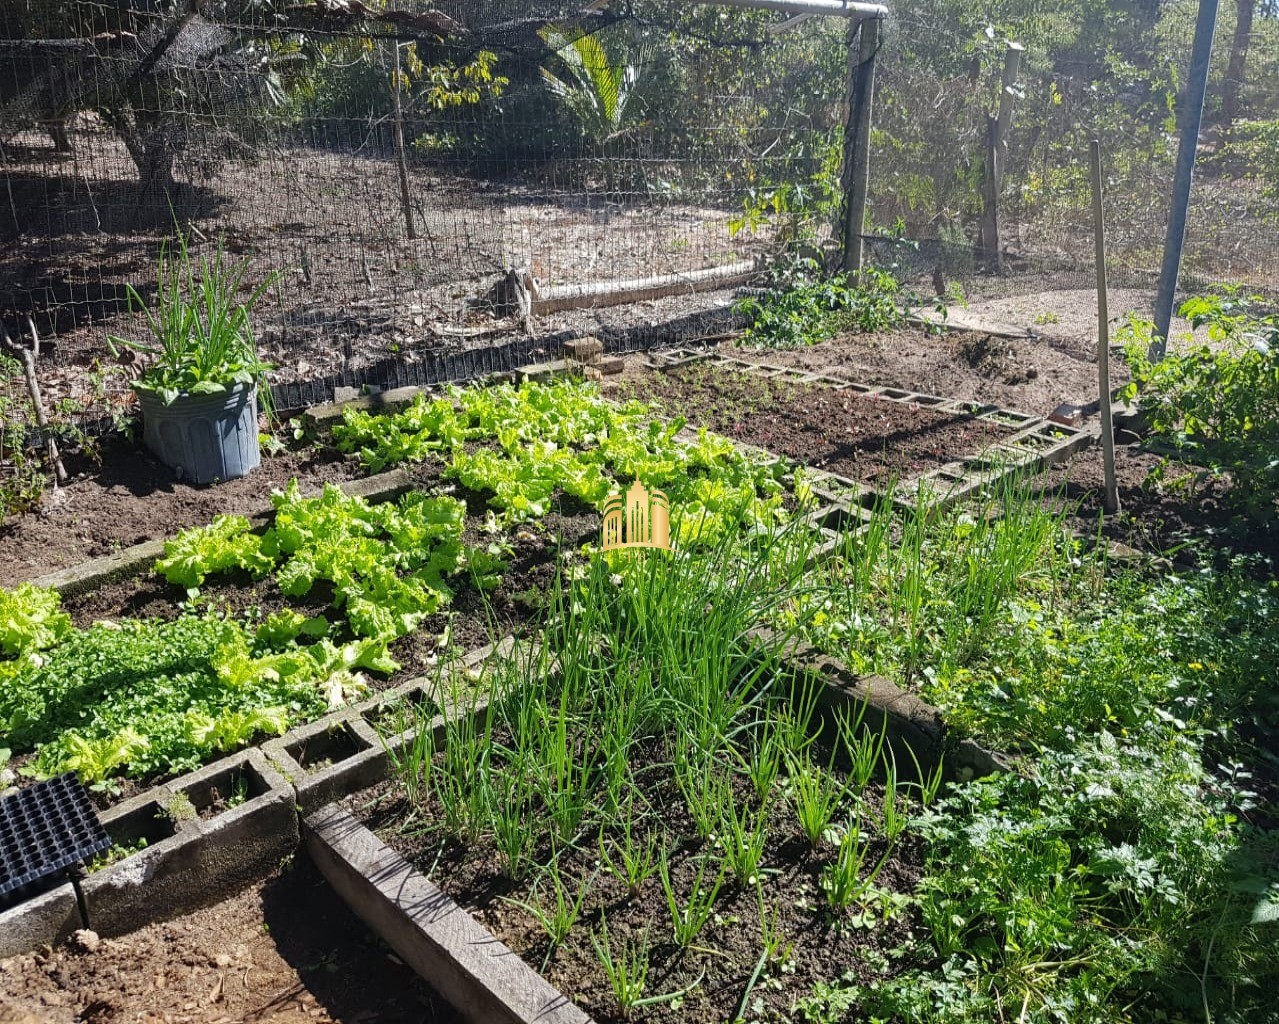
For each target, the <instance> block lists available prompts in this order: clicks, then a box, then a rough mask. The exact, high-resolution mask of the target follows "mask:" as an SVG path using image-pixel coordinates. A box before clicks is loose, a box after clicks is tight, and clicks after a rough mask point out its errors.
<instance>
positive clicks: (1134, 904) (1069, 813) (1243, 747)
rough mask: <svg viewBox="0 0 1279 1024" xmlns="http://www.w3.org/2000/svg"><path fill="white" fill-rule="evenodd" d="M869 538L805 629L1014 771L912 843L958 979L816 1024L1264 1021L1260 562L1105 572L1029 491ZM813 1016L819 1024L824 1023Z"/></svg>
mask: <svg viewBox="0 0 1279 1024" xmlns="http://www.w3.org/2000/svg"><path fill="white" fill-rule="evenodd" d="M894 522H895V520H894V519H893V517H892V516H890V515H889V514H888V513H887V512H886V510H879V511H877V512H876V515H875V516H874V518H873V520H872V524H871V528H870V529H869V530H868V531H866V532H865V533H864V534H863V535H861V536H860V537H859V538H857V539H856V540H850V541H849V543H848V545H847V547H846V549H845V551H844V553H843V555H842V557H840V558H839V559H837V560H836V561H835V562H833V563H831V564H830V565H829V566H828V567H827V571H829V572H830V573H832V574H833V575H832V579H831V580H830V581H829V583H826V584H820V585H817V586H816V587H815V589H814V590H813V592H812V593H811V594H810V595H809V596H808V598H807V600H808V601H809V602H817V601H818V600H819V599H820V603H809V604H807V605H805V604H804V603H803V602H799V603H797V604H796V605H795V607H794V608H793V609H792V612H795V610H796V609H799V608H804V609H805V611H804V612H803V613H800V614H801V615H806V616H807V618H806V625H805V626H804V628H805V631H806V632H807V634H808V635H809V636H810V637H811V638H812V639H814V640H815V641H816V642H817V643H818V644H819V645H820V646H822V647H824V648H826V649H828V650H830V651H831V652H832V653H835V654H838V655H839V656H841V657H842V658H844V659H845V660H847V661H849V662H850V663H852V664H853V665H855V666H857V667H859V668H860V669H862V670H863V671H875V672H879V673H882V674H885V675H887V676H889V677H890V678H892V679H894V680H895V681H897V682H899V683H901V684H903V685H906V686H911V687H914V688H916V689H918V690H919V691H920V692H921V693H922V694H923V695H924V696H925V697H926V698H927V699H928V700H929V701H930V702H932V703H934V704H936V705H937V706H939V707H940V708H941V709H942V710H943V712H944V713H945V715H946V718H947V721H948V722H949V723H950V724H951V726H952V727H954V728H956V729H958V730H959V731H960V732H961V733H967V734H969V735H974V736H976V737H978V738H980V739H983V740H984V741H986V742H988V743H991V744H993V745H994V746H996V747H997V748H998V749H1001V750H1004V751H1008V752H1011V753H1013V754H1014V755H1017V756H1016V757H1015V760H1014V766H1013V770H1011V771H1009V772H1007V773H1002V774H999V775H996V776H992V777H991V778H988V779H982V780H975V781H972V782H969V783H967V784H964V785H958V786H955V787H952V788H951V789H950V790H948V792H947V795H946V797H945V798H944V799H943V800H942V801H941V802H940V803H939V804H938V805H937V806H936V807H935V808H934V809H933V810H932V811H930V813H929V814H927V815H925V816H924V817H923V819H922V820H919V821H917V822H916V823H915V825H914V826H913V827H914V828H915V829H916V831H917V833H918V834H919V835H920V836H922V837H923V839H924V840H925V841H926V843H927V846H928V850H929V853H928V861H927V865H926V871H925V875H924V878H923V880H922V882H921V885H920V886H919V888H918V890H917V896H918V899H919V908H920V911H921V913H922V915H923V917H924V920H925V923H926V924H927V927H928V932H929V933H930V937H929V938H928V939H927V940H926V941H925V943H924V950H923V951H921V950H920V949H918V948H915V947H913V946H911V947H910V948H911V949H912V950H913V953H914V955H917V956H922V955H924V953H925V952H926V953H927V954H928V955H931V956H933V957H935V958H936V960H935V962H936V967H934V968H930V969H927V970H923V971H920V970H911V971H907V972H905V973H901V974H897V973H894V972H888V973H887V974H886V976H885V977H883V978H881V979H878V980H873V981H870V982H867V981H866V980H865V979H852V978H850V979H847V980H846V981H845V982H844V983H842V984H839V985H835V986H833V987H830V988H827V989H825V990H823V991H822V992H820V993H815V994H814V997H813V1000H812V1002H810V1003H808V1004H806V1010H805V1012H809V1016H810V1017H811V1018H812V1019H815V1020H825V1019H830V1020H838V1019H842V1017H841V1015H842V1014H845V1013H853V1012H855V1013H856V1014H859V1015H861V1018H862V1019H870V1020H877V1021H878V1020H884V1021H912V1022H914V1021H919V1022H924V1021H929V1022H931V1021H938V1022H942V1021H944V1022H960V1021H964V1022H968V1021H971V1022H977V1021H988V1020H992V1019H994V1020H998V1019H1007V1020H1024V1021H1033V1022H1055V1021H1071V1022H1075V1021H1097V1022H1115V1024H1117V1022H1119V1021H1146V1020H1149V1021H1156V1020H1169V1019H1178V1018H1177V1014H1181V1015H1183V1016H1184V1019H1210V1020H1237V1021H1245V1020H1260V1019H1266V1018H1265V1016H1264V1014H1265V1012H1267V1011H1265V1010H1264V1007H1265V1006H1266V1005H1267V1004H1266V999H1267V998H1268V997H1267V996H1266V992H1267V991H1269V990H1270V989H1271V988H1272V987H1273V984H1274V982H1275V977H1274V964H1275V961H1274V958H1273V955H1272V953H1273V950H1274V949H1275V948H1276V943H1279V935H1277V934H1276V931H1275V928H1276V926H1275V924H1274V923H1273V917H1274V910H1273V908H1274V906H1275V905H1276V900H1279V858H1277V857H1276V854H1277V852H1279V843H1277V842H1276V838H1275V832H1274V831H1273V828H1272V823H1273V817H1272V814H1273V809H1272V808H1269V807H1267V806H1266V800H1265V798H1263V797H1259V796H1258V794H1257V793H1255V792H1253V786H1252V780H1253V778H1254V777H1255V776H1254V773H1256V772H1260V773H1261V774H1262V775H1267V774H1269V775H1273V772H1274V769H1275V767H1276V764H1277V763H1279V762H1276V760H1275V758H1274V755H1273V752H1272V751H1271V750H1270V749H1269V745H1270V743H1271V742H1272V740H1271V738H1272V737H1273V736H1274V735H1275V732H1276V729H1277V728H1279V697H1277V696H1276V690H1275V687H1274V680H1275V667H1276V665H1279V639H1276V636H1275V631H1274V629H1273V622H1274V619H1275V615H1276V614H1279V583H1276V581H1275V580H1274V578H1273V572H1272V571H1271V570H1270V568H1269V567H1268V566H1266V565H1264V564H1259V563H1257V562H1256V561H1255V560H1251V561H1250V560H1245V559H1236V560H1235V561H1234V562H1233V563H1231V564H1228V565H1225V566H1221V565H1213V566H1211V567H1204V568H1202V569H1199V570H1196V571H1187V572H1184V573H1181V574H1171V573H1168V574H1164V575H1160V576H1156V575H1151V574H1150V573H1149V572H1148V571H1144V570H1141V569H1139V568H1133V567H1126V566H1115V565H1110V564H1108V562H1107V559H1106V555H1105V548H1104V545H1091V544H1086V543H1084V542H1083V541H1082V540H1081V539H1079V538H1077V537H1074V536H1072V535H1071V534H1069V533H1068V532H1067V531H1066V530H1065V529H1064V528H1063V527H1064V520H1063V518H1062V515H1061V514H1060V513H1054V512H1051V511H1048V510H1047V509H1046V508H1045V507H1044V506H1043V505H1042V504H1040V503H1039V502H1038V501H1037V500H1035V499H1033V498H1032V497H1031V496H1030V495H1029V494H1028V493H1027V492H1026V491H1025V490H1023V489H1020V488H1018V487H1017V486H1016V485H1010V486H1009V487H1008V488H1006V489H1003V490H1001V491H999V492H997V493H995V494H993V495H991V496H989V497H988V498H986V499H984V500H983V501H980V502H978V503H977V504H975V505H972V504H970V505H969V506H967V507H965V508H960V509H954V510H951V511H949V512H937V511H935V510H929V509H927V508H925V509H923V510H921V511H920V512H919V513H918V514H916V515H914V516H911V517H908V518H906V519H905V520H904V521H901V522H897V525H896V526H895V525H894ZM810 1011H811V1012H810Z"/></svg>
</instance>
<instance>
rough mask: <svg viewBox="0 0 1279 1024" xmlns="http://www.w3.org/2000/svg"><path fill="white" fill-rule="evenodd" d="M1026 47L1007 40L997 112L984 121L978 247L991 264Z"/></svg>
mask: <svg viewBox="0 0 1279 1024" xmlns="http://www.w3.org/2000/svg"><path fill="white" fill-rule="evenodd" d="M1025 51H1026V48H1025V47H1024V46H1022V44H1021V43H1013V42H1010V43H1009V44H1008V49H1007V50H1005V51H1004V73H1003V77H1002V78H1001V79H1000V86H999V112H998V114H997V115H996V116H994V117H991V118H989V119H988V121H987V126H986V173H985V175H984V180H983V183H982V184H983V188H982V211H981V247H982V249H984V250H985V251H986V252H988V253H993V254H994V257H995V265H996V266H997V267H1001V268H1002V266H1003V245H1002V242H1001V239H1000V237H999V196H1000V193H1001V192H1002V191H1003V188H1004V170H1005V168H1006V167H1007V166H1008V130H1009V129H1010V128H1011V127H1012V123H1013V104H1014V103H1015V102H1016V100H1017V93H1016V92H1015V91H1014V89H1015V87H1016V85H1017V72H1018V71H1019V70H1020V68H1021V55H1022V54H1023V53H1025Z"/></svg>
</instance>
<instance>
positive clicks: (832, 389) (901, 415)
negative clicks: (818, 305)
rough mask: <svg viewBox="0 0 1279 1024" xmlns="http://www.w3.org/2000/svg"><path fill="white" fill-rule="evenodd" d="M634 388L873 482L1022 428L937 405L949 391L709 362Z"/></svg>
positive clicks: (724, 428) (674, 409) (710, 423)
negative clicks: (893, 395) (896, 391)
mask: <svg viewBox="0 0 1279 1024" xmlns="http://www.w3.org/2000/svg"><path fill="white" fill-rule="evenodd" d="M627 388H628V390H629V391H630V393H633V394H634V395H635V396H636V397H639V398H643V399H647V400H651V401H654V402H656V403H657V404H658V405H659V406H660V407H661V408H662V410H663V411H664V412H665V413H666V414H667V415H668V416H683V417H685V418H687V419H688V421H689V422H690V423H692V424H695V425H698V426H704V427H709V428H710V429H711V430H714V431H716V432H718V433H721V434H724V435H725V436H727V437H731V438H732V439H733V440H735V441H739V442H742V443H745V444H750V445H755V446H757V447H760V448H765V449H767V450H768V451H771V452H775V453H776V454H778V455H782V456H785V457H787V458H790V459H794V460H795V461H797V462H801V463H803V464H805V465H808V466H812V467H814V468H817V469H823V470H826V471H827V472H830V473H834V474H836V475H838V476H842V477H846V478H848V479H852V480H857V481H861V482H864V483H867V484H875V485H884V484H887V483H888V482H890V481H891V480H897V479H900V480H905V479H909V478H912V477H916V476H919V475H921V474H923V473H926V472H927V471H928V470H930V469H936V468H938V467H940V466H943V465H945V464H946V463H948V462H953V461H955V460H956V459H960V458H963V457H965V456H969V455H974V454H976V453H978V452H979V451H980V450H981V449H983V448H985V447H987V446H989V445H991V444H994V443H997V442H999V441H1001V440H1004V439H1007V438H1009V437H1011V436H1012V435H1013V433H1014V432H1015V431H1014V425H1013V424H1009V423H1000V422H996V421H994V420H992V419H988V418H981V417H979V416H978V415H976V414H974V413H973V412H964V411H957V410H954V409H951V410H947V411H939V410H938V408H936V405H939V404H941V403H942V400H941V399H935V400H926V399H924V398H923V396H916V401H914V402H912V403H906V402H901V401H892V400H889V399H888V398H880V397H877V396H876V395H874V394H870V395H867V394H864V393H862V391H861V390H859V389H858V388H857V387H856V386H854V385H851V384H847V383H844V384H835V383H830V382H820V383H815V382H804V381H802V380H796V379H793V378H791V377H788V376H783V375H782V374H781V373H775V374H772V375H766V374H763V373H758V372H756V373H745V372H741V371H740V370H737V369H729V368H726V367H721V366H719V365H717V364H715V363H710V362H696V363H688V364H685V365H681V366H676V367H673V368H670V369H667V370H664V371H662V372H658V373H653V374H651V375H647V376H645V377H643V378H640V379H638V380H635V381H633V382H630V383H629V384H628V385H627ZM902 394H903V395H904V394H905V393H902ZM925 403H926V404H925Z"/></svg>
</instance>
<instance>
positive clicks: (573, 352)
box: [564, 337, 604, 366]
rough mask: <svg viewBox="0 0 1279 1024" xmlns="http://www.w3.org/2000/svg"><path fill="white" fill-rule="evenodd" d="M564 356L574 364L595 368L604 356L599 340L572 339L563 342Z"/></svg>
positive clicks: (588, 338) (591, 338)
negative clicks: (583, 364) (574, 362)
mask: <svg viewBox="0 0 1279 1024" xmlns="http://www.w3.org/2000/svg"><path fill="white" fill-rule="evenodd" d="M564 355H565V357H566V358H568V359H572V360H574V361H576V362H579V363H585V364H587V365H588V366H595V365H597V364H598V363H599V362H600V360H601V359H602V358H603V356H604V343H603V342H602V341H600V340H599V338H593V337H587V338H574V339H573V340H572V341H566V342H564Z"/></svg>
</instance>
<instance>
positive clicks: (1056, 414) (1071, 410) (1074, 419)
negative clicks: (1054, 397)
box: [1048, 402, 1084, 427]
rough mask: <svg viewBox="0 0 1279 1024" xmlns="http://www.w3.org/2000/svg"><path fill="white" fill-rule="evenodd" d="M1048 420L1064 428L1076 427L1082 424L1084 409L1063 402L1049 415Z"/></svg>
mask: <svg viewBox="0 0 1279 1024" xmlns="http://www.w3.org/2000/svg"><path fill="white" fill-rule="evenodd" d="M1048 419H1049V420H1050V421H1051V422H1053V423H1060V424H1061V425H1062V426H1064V427H1078V426H1080V425H1081V424H1082V423H1083V422H1084V408H1083V406H1081V405H1072V404H1071V403H1069V402H1063V403H1062V404H1061V405H1059V406H1057V408H1056V409H1054V410H1053V411H1052V412H1051V413H1049V415H1048Z"/></svg>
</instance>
